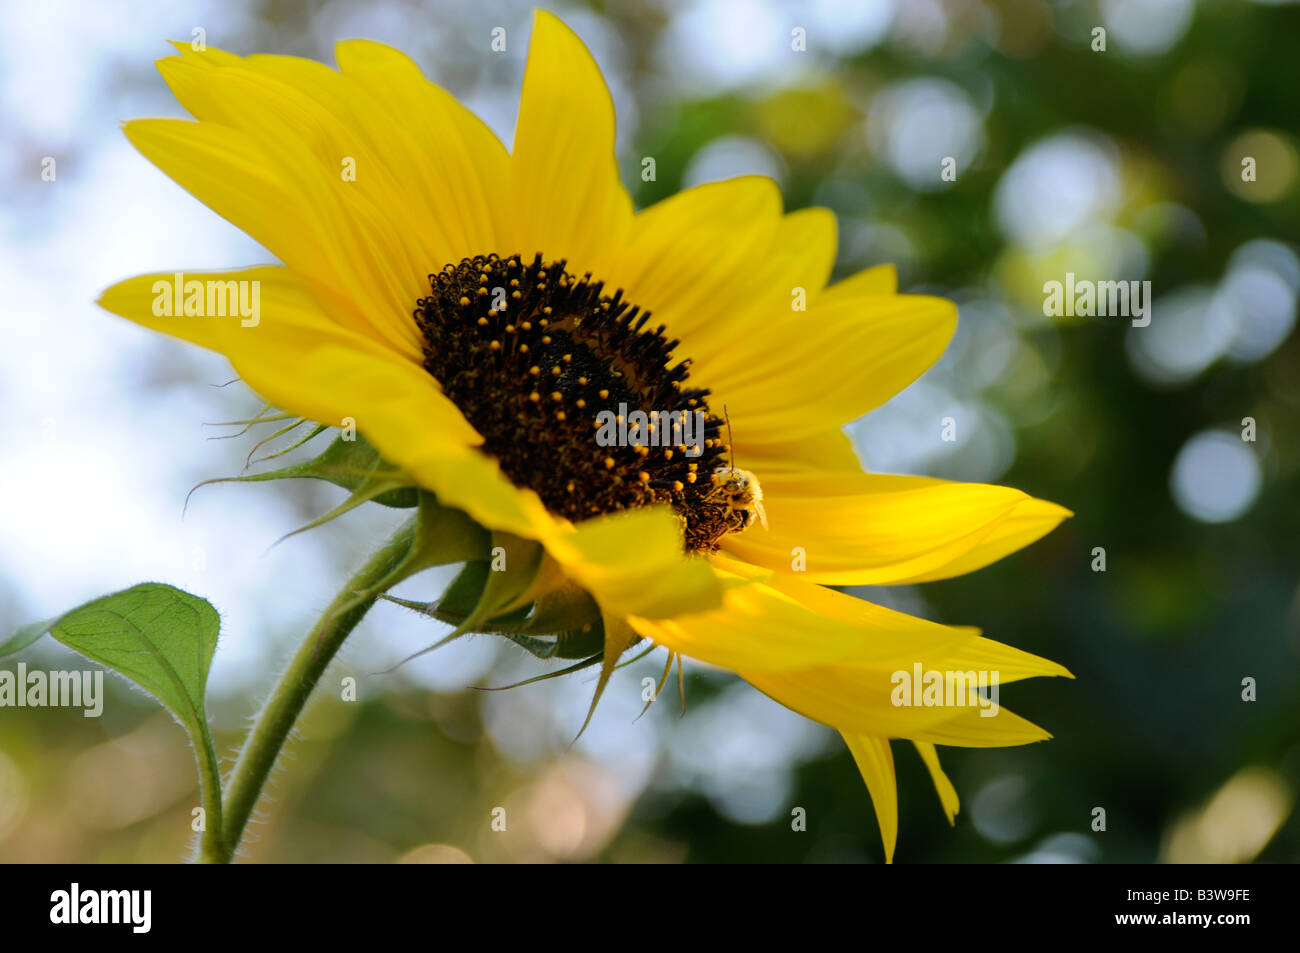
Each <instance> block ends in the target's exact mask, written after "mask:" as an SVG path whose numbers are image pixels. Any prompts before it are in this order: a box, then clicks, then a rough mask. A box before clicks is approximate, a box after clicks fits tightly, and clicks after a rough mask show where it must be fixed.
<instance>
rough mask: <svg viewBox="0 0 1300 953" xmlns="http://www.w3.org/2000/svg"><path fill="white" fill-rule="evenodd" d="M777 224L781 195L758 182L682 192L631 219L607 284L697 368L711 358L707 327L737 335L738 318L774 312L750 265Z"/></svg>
mask: <svg viewBox="0 0 1300 953" xmlns="http://www.w3.org/2000/svg"><path fill="white" fill-rule="evenodd" d="M781 221H782V218H781V192H780V190H779V189H778V188H777V186H776V183H775V182H773V181H772V180H771V179H768V178H765V177H763V176H757V175H750V176H741V177H739V178H735V179H728V180H727V181H725V182H709V183H706V184H704V185H698V186H695V187H694V188H691V189H686V190H684V191H682V192H678V193H676V194H675V195H673V196H671V197H669V198H666V199H664V200H663V201H661V202H658V203H656V204H654V205H652V206H651V207H650V208H648V209H646V210H645V211H643V212H641V213H639V214H638V215H637V216H636V219H635V220H634V223H633V226H632V234H631V237H630V239H629V242H628V245H627V247H626V249H625V250H624V251H623V253H622V254H621V256H620V257H619V259H618V261H617V263H616V264H614V265H613V266H612V267H611V269H610V271H609V273H608V276H607V280H608V283H609V285H610V286H611V287H618V288H623V289H624V290H625V291H626V293H627V298H628V300H629V301H631V302H633V303H634V304H636V305H638V306H639V307H641V308H642V309H643V310H647V311H650V312H651V313H652V314H653V315H654V317H655V319H656V320H657V321H661V322H663V323H664V324H666V325H667V326H668V336H669V337H670V338H671V337H676V338H680V339H681V340H682V347H681V348H680V352H681V353H680V354H679V355H678V356H679V357H682V358H686V357H689V358H690V359H691V360H692V361H695V362H696V363H697V364H698V363H699V362H700V361H701V360H706V359H707V358H708V357H709V354H710V352H709V350H708V349H707V348H706V347H705V346H704V340H705V336H706V335H707V334H708V332H709V328H710V326H711V325H716V324H718V323H720V322H725V323H726V325H727V329H728V330H729V331H733V332H734V328H735V324H734V322H732V321H731V320H730V318H731V317H732V315H733V313H734V312H735V311H736V310H742V311H752V310H755V309H757V308H759V307H760V306H762V305H766V306H767V307H769V308H771V307H772V306H773V304H774V301H773V296H772V294H771V288H767V289H766V291H767V293H766V294H765V293H764V291H763V286H762V285H761V283H757V282H756V281H755V280H754V279H755V278H756V277H757V278H761V276H762V273H761V269H758V270H757V271H756V268H755V264H756V263H757V262H762V261H763V259H764V257H765V256H766V255H767V253H768V252H769V251H770V250H771V248H772V247H773V245H774V242H775V240H776V235H777V233H778V231H779V229H780V227H781ZM733 338H734V333H733Z"/></svg>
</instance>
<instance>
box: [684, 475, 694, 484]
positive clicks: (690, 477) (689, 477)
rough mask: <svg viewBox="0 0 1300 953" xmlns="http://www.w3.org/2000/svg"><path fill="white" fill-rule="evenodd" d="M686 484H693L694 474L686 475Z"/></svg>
mask: <svg viewBox="0 0 1300 953" xmlns="http://www.w3.org/2000/svg"><path fill="white" fill-rule="evenodd" d="M686 482H687V483H694V482H695V474H694V473H688V474H686Z"/></svg>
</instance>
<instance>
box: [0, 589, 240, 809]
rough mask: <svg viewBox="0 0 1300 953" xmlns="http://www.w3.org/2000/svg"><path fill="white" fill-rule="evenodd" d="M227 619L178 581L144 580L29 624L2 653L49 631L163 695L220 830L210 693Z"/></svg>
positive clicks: (2, 646) (1, 648)
mask: <svg viewBox="0 0 1300 953" xmlns="http://www.w3.org/2000/svg"><path fill="white" fill-rule="evenodd" d="M220 628H221V618H220V616H218V615H217V610H216V609H214V608H213V607H212V603H210V602H208V600H206V599H203V598H201V597H199V596H195V595H191V594H190V593H188V592H185V591H183V590H181V589H177V588H176V587H175V586H168V585H163V584H162V583H156V582H145V583H141V584H140V585H138V586H132V587H131V588H130V589H123V590H122V591H121V592H115V593H113V594H112V595H109V596H102V597H100V598H98V599H92V600H91V601H90V602H87V603H85V604H84V605H81V606H78V607H77V608H75V609H72V610H71V611H69V612H65V613H63V615H60V616H55V617H54V618H53V619H47V620H46V621H44V622H36V623H32V624H31V625H26V626H23V627H22V628H20V629H18V631H17V632H15V633H14V634H13V635H11V636H10V637H9V638H8V639H6V640H5V641H4V642H3V643H0V655H2V654H7V653H9V652H13V651H16V650H17V649H18V648H21V647H23V646H25V645H30V644H31V643H32V642H34V641H35V640H36V639H38V638H40V637H41V635H43V634H44V633H46V632H49V633H50V635H52V636H53V637H54V638H55V639H57V640H58V641H60V642H62V643H63V644H64V645H66V646H68V648H70V649H73V650H74V651H77V652H80V653H81V654H82V655H84V656H86V658H89V659H92V660H94V661H96V662H99V663H100V664H101V665H103V666H105V667H106V668H110V669H112V670H113V671H115V672H118V673H119V674H121V675H125V676H126V677H127V678H129V679H130V680H131V681H133V682H134V683H135V684H136V685H138V686H140V687H141V688H143V689H144V690H145V691H146V692H148V693H149V694H150V695H153V696H154V697H155V698H157V699H158V700H159V701H160V702H162V703H163V705H164V706H165V707H166V708H167V710H168V711H170V712H171V713H172V714H173V715H175V716H176V718H177V719H178V720H179V721H180V723H181V724H182V725H183V726H184V727H185V730H186V731H187V732H188V733H189V736H190V741H191V742H192V743H193V745H194V753H195V757H196V758H197V759H198V763H199V774H200V777H201V781H202V785H203V791H204V804H205V805H206V806H207V809H208V817H207V824H208V826H209V828H210V829H211V828H213V827H214V825H215V829H216V830H217V831H218V833H219V832H220V825H221V796H220V788H221V774H220V770H219V765H218V762H217V755H216V750H215V748H214V747H213V744H212V736H211V735H210V734H209V732H208V718H207V710H206V708H205V705H204V696H205V694H206V692H207V684H208V670H209V669H210V668H211V667H212V656H213V653H215V652H216V649H217V635H218V632H219V630H220Z"/></svg>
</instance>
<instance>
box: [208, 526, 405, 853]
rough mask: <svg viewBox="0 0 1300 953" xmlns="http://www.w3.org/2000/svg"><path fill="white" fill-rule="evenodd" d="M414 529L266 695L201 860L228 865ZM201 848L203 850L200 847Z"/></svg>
mask: <svg viewBox="0 0 1300 953" xmlns="http://www.w3.org/2000/svg"><path fill="white" fill-rule="evenodd" d="M413 532H414V523H408V524H407V525H406V526H404V527H402V529H400V530H398V531H397V533H396V534H395V535H394V536H393V538H392V539H391V540H389V541H388V543H386V544H385V545H384V547H383V548H382V549H380V550H379V551H378V552H376V553H375V554H374V555H373V556H372V557H370V560H369V562H367V563H366V564H365V565H364V566H362V567H361V569H360V571H358V572H357V574H356V575H355V576H353V577H352V578H351V579H350V580H348V583H347V585H345V586H344V587H343V589H342V590H341V591H340V592H339V594H338V595H337V596H335V597H334V601H333V602H331V603H330V605H329V608H327V609H326V610H325V612H324V613H323V614H322V615H321V617H320V620H319V621H318V622H317V623H316V625H315V627H314V628H312V630H311V632H309V633H307V638H306V639H304V640H303V643H302V645H300V646H299V647H298V651H297V652H296V653H295V654H294V656H293V658H292V659H291V660H290V662H289V665H288V667H287V668H286V669H285V670H284V674H283V675H281V676H280V680H279V681H278V682H277V683H276V685H275V688H273V689H272V690H271V695H270V697H269V698H268V699H267V700H266V705H265V706H264V707H263V708H262V712H261V714H259V715H258V716H257V723H256V724H255V725H254V726H253V730H252V731H251V732H249V735H248V739H247V740H246V741H245V742H244V747H243V749H242V750H241V751H240V752H239V758H238V760H237V761H236V762H235V770H234V773H233V774H232V775H231V777H230V784H229V787H228V788H227V792H228V793H227V796H226V803H225V811H224V817H223V821H224V823H223V824H222V828H223V832H222V835H221V844H220V845H219V847H218V848H216V849H214V851H213V852H212V856H209V854H208V851H207V850H206V849H205V850H204V851H203V852H202V853H201V855H200V860H201V861H204V862H210V863H229V862H230V861H231V859H232V858H233V857H234V855H235V851H236V850H237V849H238V848H239V842H240V840H241V839H242V838H243V836H244V828H245V827H246V826H247V824H248V818H249V816H250V815H251V814H252V813H253V808H254V807H256V805H257V801H258V798H260V797H261V796H262V789H263V788H264V787H265V785H266V779H267V777H268V776H269V775H270V773H271V768H272V767H274V765H275V762H276V759H277V758H278V757H279V756H280V750H281V749H282V748H283V747H284V742H285V739H286V738H288V737H289V732H290V731H292V730H293V726H294V724H295V723H297V721H298V718H299V716H300V715H301V714H302V710H303V707H304V706H305V705H306V704H307V699H308V698H309V697H310V696H311V693H312V691H313V690H314V689H315V688H316V683H317V682H318V681H320V677H321V675H323V674H324V672H325V669H326V668H327V667H328V666H329V663H330V661H331V660H332V659H333V658H334V655H335V653H336V652H338V650H339V647H340V646H341V645H342V644H343V642H344V640H345V639H346V638H347V637H348V635H349V634H350V633H351V632H352V630H353V629H354V628H356V625H357V623H358V622H360V621H361V618H362V617H363V616H364V615H365V614H366V612H368V611H369V609H370V607H371V606H372V605H374V604H375V600H376V599H377V598H378V597H379V595H380V593H381V592H382V591H383V588H384V584H385V579H386V578H387V577H388V576H389V575H390V574H391V573H392V571H393V570H394V569H395V568H397V566H398V565H400V564H401V562H402V560H403V559H404V558H405V557H406V555H407V553H408V551H409V550H410V547H411V541H412V538H413ZM205 847H206V845H205Z"/></svg>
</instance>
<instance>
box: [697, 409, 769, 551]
mask: <svg viewBox="0 0 1300 953" xmlns="http://www.w3.org/2000/svg"><path fill="white" fill-rule="evenodd" d="M722 412H723V414H724V415H725V416H726V417H727V435H728V437H730V435H731V417H730V415H728V414H727V408H726V407H723V408H722ZM728 450H729V451H730V454H731V463H730V465H729V466H725V467H718V468H717V469H715V470H714V471H713V475H712V477H711V479H712V482H713V487H712V489H710V490H709V492H708V494H707V495H706V496H705V497H704V499H705V500H706V501H707V502H710V503H717V504H720V505H722V506H723V507H725V510H726V518H727V520H728V521H729V522H730V523H732V524H733V525H734V526H735V528H734V529H733V530H732V532H733V533H739V532H741V531H742V530H745V529H748V528H749V527H750V526H752V525H753V523H754V518H755V517H757V518H758V521H759V523H760V524H762V527H763V529H767V511H766V510H765V509H763V488H762V487H761V486H759V483H758V477H756V476H754V474H753V473H751V472H750V471H748V470H740V469H737V467H736V451H735V447H734V446H729V447H728Z"/></svg>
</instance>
